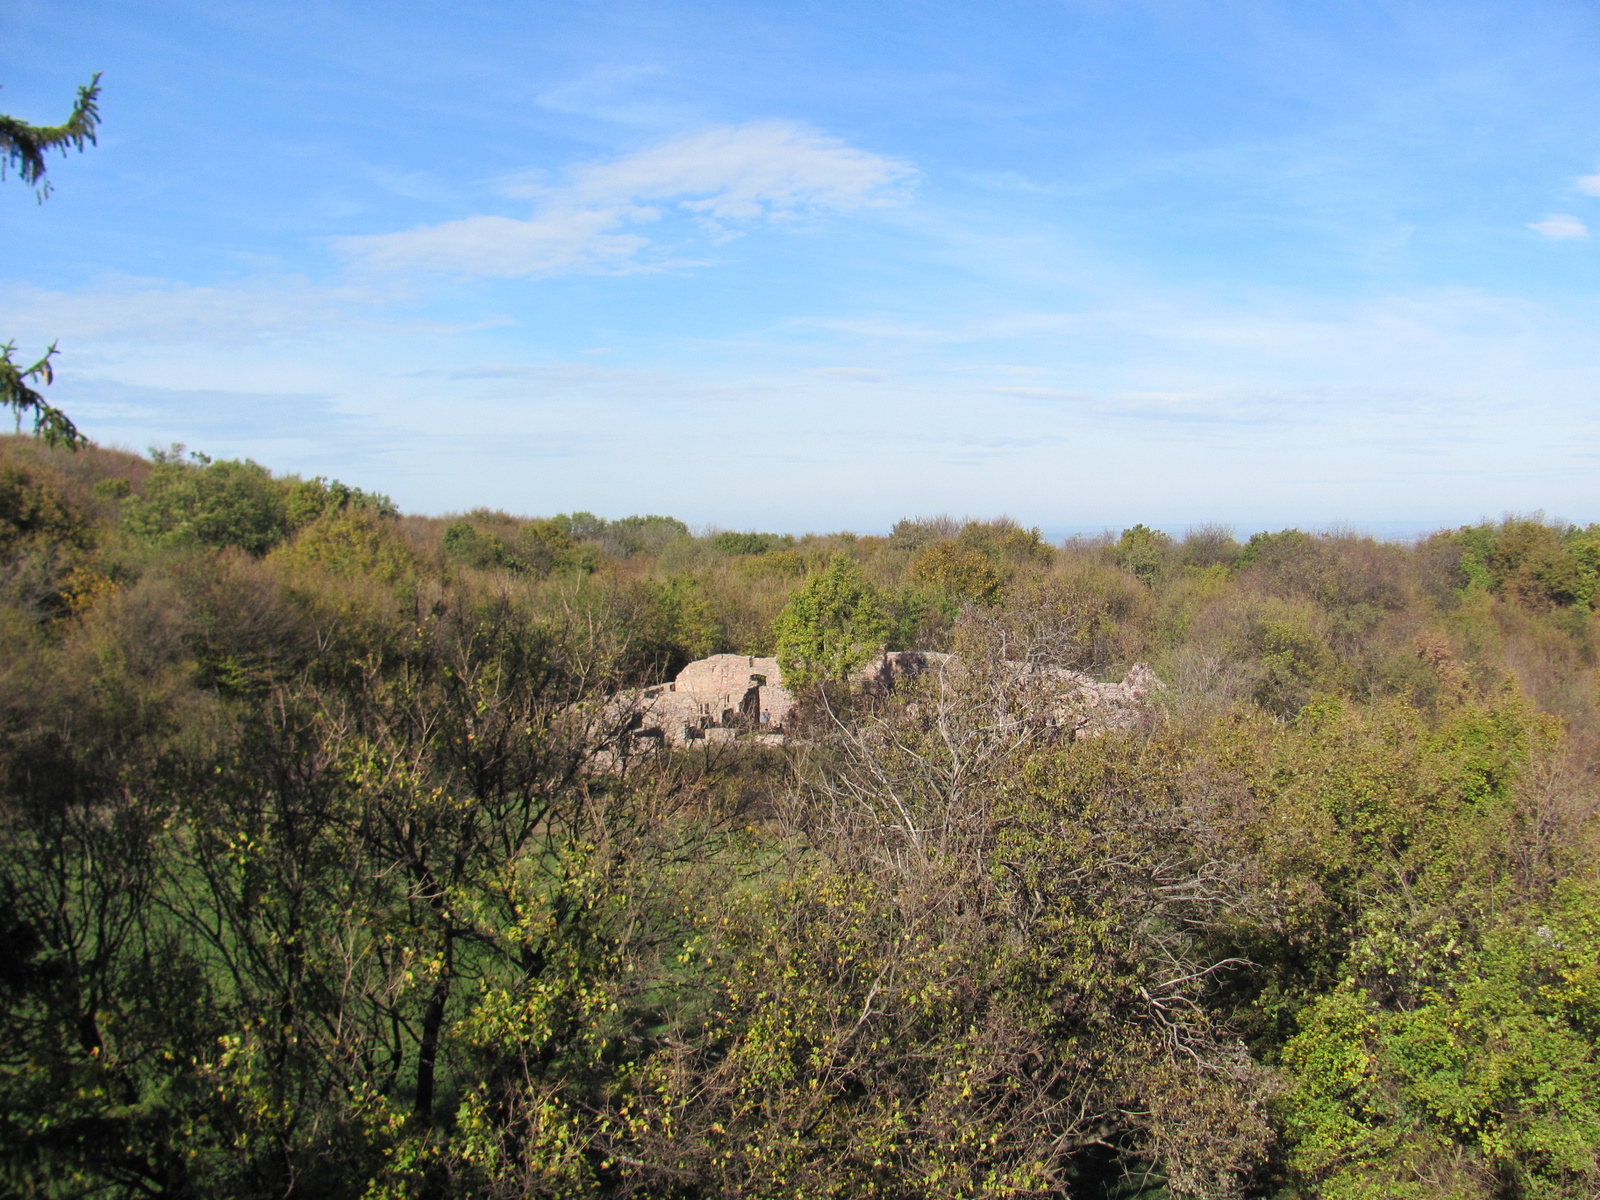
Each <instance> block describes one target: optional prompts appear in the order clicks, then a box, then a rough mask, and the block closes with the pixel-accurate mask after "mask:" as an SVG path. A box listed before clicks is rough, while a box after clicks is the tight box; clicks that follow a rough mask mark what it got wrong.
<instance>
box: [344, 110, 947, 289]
mask: <svg viewBox="0 0 1600 1200" xmlns="http://www.w3.org/2000/svg"><path fill="white" fill-rule="evenodd" d="M915 178H916V170H915V169H914V168H913V167H912V166H910V164H908V163H905V162H902V161H900V160H898V159H892V158H886V157H884V156H882V155H877V154H871V153H869V152H867V151H865V150H859V149H857V148H855V147H854V146H850V145H848V144H846V143H845V142H842V141H840V140H839V139H838V138H833V137H828V136H827V135H825V134H821V133H818V132H816V131H815V130H813V129H809V128H807V127H806V126H803V125H798V124H795V123H792V122H786V121H765V122H757V123H753V124H748V125H730V126H721V127H718V128H714V129H707V130H703V131H701V132H699V133H694V134H690V135H687V136H685V137H679V138H674V139H672V140H670V141H667V142H663V143H661V144H660V145H657V146H653V147H651V148H649V149H646V150H641V151H639V152H637V153H634V154H630V155H627V156H625V157H623V158H619V159H616V160H615V161H612V162H608V163H594V164H589V165H586V166H582V167H579V168H577V169H575V170H573V171H572V172H570V173H569V176H568V182H566V183H565V184H560V185H549V186H541V185H540V184H539V183H535V184H534V185H533V186H532V187H529V186H528V182H529V181H526V180H525V179H518V180H517V181H516V182H515V183H514V184H513V185H512V186H513V188H515V189H516V190H520V191H523V192H524V194H526V193H528V192H533V193H535V194H537V195H539V197H540V199H541V200H542V204H541V206H540V208H539V209H538V210H537V211H536V212H535V213H534V214H533V216H532V217H530V218H529V219H527V220H517V219H514V218H511V217H497V216H473V217H467V218H465V219H464V220H460V221H447V222H445V223H443V224H440V225H426V226H419V227H418V228H416V229H411V230H407V231H405V232H403V233H386V234H377V235H371V236H365V237H349V238H341V239H339V242H338V245H339V246H340V247H341V248H342V249H343V250H344V251H345V252H346V253H347V254H350V255H351V256H352V257H354V258H356V259H358V260H359V261H361V262H363V263H365V264H367V265H368V266H372V267H376V268H379V269H383V270H401V269H407V268H422V269H425V270H435V271H443V272H451V273H458V274H463V275H471V276H491V275H492V276H530V275H559V274H570V273H575V272H597V273H621V272H627V271H638V270H648V269H652V267H659V266H660V265H661V264H660V263H659V262H657V263H652V262H650V261H647V260H646V259H645V258H644V256H643V255H644V252H645V251H646V250H647V248H648V247H649V246H650V244H651V243H650V240H649V239H648V238H645V237H643V236H641V235H639V234H637V233H625V232H618V231H619V230H620V229H622V228H623V227H625V226H632V225H638V224H642V223H647V222H650V221H656V220H659V219H660V218H661V217H662V216H664V215H667V214H671V213H676V214H680V215H683V216H688V217H690V218H692V219H694V220H695V221H697V222H698V223H699V224H700V226H701V227H702V228H703V229H704V230H705V231H706V232H708V233H709V234H711V235H712V236H713V237H714V238H715V239H717V240H725V239H726V238H728V237H731V236H737V232H738V231H736V230H731V229H729V228H728V225H729V224H731V223H749V222H754V221H760V220H767V221H788V220H794V219H796V218H799V217H802V216H805V215H808V214H814V213H821V212H830V211H831V212H842V211H847V210H850V209H857V208H863V207H868V206H873V205H881V204H889V203H893V202H895V201H896V200H898V199H900V198H902V197H903V196H904V194H905V192H906V189H907V188H909V187H910V185H911V184H912V183H913V182H914V181H915ZM541 182H542V181H541Z"/></svg>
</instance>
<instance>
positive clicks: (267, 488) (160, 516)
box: [123, 446, 289, 554]
mask: <svg viewBox="0 0 1600 1200" xmlns="http://www.w3.org/2000/svg"><path fill="white" fill-rule="evenodd" d="M182 451H183V447H181V446H177V447H174V448H173V449H172V450H170V451H166V452H161V453H157V454H156V455H154V457H155V460H156V463H155V466H154V467H153V468H151V471H150V476H149V478H148V479H146V480H145V485H144V494H143V495H142V496H139V497H130V498H129V499H128V500H127V502H126V503H125V504H124V507H123V524H124V525H125V526H126V527H127V529H128V530H129V532H131V533H134V534H137V535H139V536H141V537H145V538H148V539H150V540H152V541H156V542H160V543H162V544H165V545H182V544H185V543H192V542H198V543H200V544H201V545H205V546H238V547H239V548H240V549H241V550H246V551H248V552H249V553H251V554H265V553H266V552H267V551H268V550H270V549H272V547H274V546H275V545H277V544H278V543H279V542H280V541H282V540H283V538H284V536H285V535H286V534H287V533H288V527H289V511H288V498H287V494H286V493H287V491H288V489H287V487H286V486H285V485H284V484H282V483H280V482H279V481H277V480H275V479H273V478H272V473H271V472H270V471H268V470H267V469H266V468H265V467H263V466H261V465H260V464H259V463H254V462H251V461H250V460H248V459H246V460H244V461H243V462H239V461H235V460H227V459H224V460H222V461H220V462H212V461H211V459H209V458H207V457H206V456H205V455H204V454H198V453H196V454H191V455H190V456H189V459H188V461H185V460H184V458H183V457H182Z"/></svg>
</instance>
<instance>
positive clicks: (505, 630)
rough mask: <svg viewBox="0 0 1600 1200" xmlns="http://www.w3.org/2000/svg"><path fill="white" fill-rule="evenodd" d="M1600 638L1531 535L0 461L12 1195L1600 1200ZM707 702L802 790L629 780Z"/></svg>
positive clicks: (62, 456) (709, 771) (132, 462)
mask: <svg viewBox="0 0 1600 1200" xmlns="http://www.w3.org/2000/svg"><path fill="white" fill-rule="evenodd" d="M1597 594H1600V528H1596V527H1594V526H1590V527H1588V528H1586V529H1584V528H1577V527H1573V526H1567V525H1557V524H1553V523H1550V522H1547V521H1544V520H1543V519H1541V518H1537V517H1533V518H1507V519H1505V520H1503V521H1499V522H1493V523H1483V524H1479V525H1475V526H1469V527H1464V528H1460V529H1452V530H1442V531H1440V532H1439V533H1437V534H1434V535H1433V536H1431V537H1427V538H1423V539H1420V540H1418V541H1417V542H1415V543H1414V544H1411V545H1400V544H1394V543H1387V542H1380V541H1375V540H1373V539H1370V538H1365V537H1360V536H1356V535H1346V534H1314V533H1306V532H1301V531H1298V530H1293V529H1290V530H1280V531H1276V532H1263V533H1257V534H1254V535H1253V536H1248V537H1246V538H1244V539H1242V540H1241V539H1239V538H1236V537H1235V536H1234V534H1233V532H1232V531H1230V530H1226V529H1221V528H1213V527H1199V528H1195V529H1191V530H1188V531H1186V532H1184V533H1182V535H1181V536H1172V535H1169V534H1166V533H1162V532H1159V531H1156V530H1153V529H1149V528H1146V527H1145V526H1142V525H1139V526H1134V527H1132V528H1130V529H1127V530H1124V531H1122V532H1121V533H1120V535H1117V536H1107V537H1104V538H1099V539H1086V540H1075V541H1071V542H1068V543H1066V544H1065V545H1059V546H1056V545H1051V544H1049V543H1047V542H1046V541H1045V540H1044V539H1043V538H1042V537H1041V536H1040V534H1039V531H1038V530H1035V529H1028V528H1024V527H1022V526H1019V525H1018V524H1016V523H1015V522H1013V521H1010V520H1006V519H995V520H987V521H960V522H958V521H953V520H950V519H948V518H942V517H938V518H908V519H906V520H903V521H901V522H899V523H898V524H897V525H896V526H895V527H894V529H893V531H892V533H891V534H890V535H888V536H886V537H865V536H856V535H854V534H850V533H834V534H827V535H807V536H805V537H792V536H789V535H779V534H772V533H761V532H756V531H747V532H714V533H711V534H707V535H704V536H695V535H694V534H693V533H692V531H691V530H690V529H689V528H688V527H687V526H685V525H684V524H683V523H682V522H681V521H678V520H676V519H674V518H671V517H665V516H654V515H649V516H633V517H625V518H622V519H620V520H604V519H601V518H599V517H596V516H594V515H593V514H590V513H582V512H579V513H568V514H561V515H557V516H553V517H549V518H523V517H514V516H510V515H508V514H505V513H502V512H494V511H489V510H475V511H473V512H470V513H467V514H465V515H461V516H450V517H443V518H433V517H419V516H410V515H406V514H402V513H400V512H399V511H398V510H397V509H396V507H395V505H394V504H393V503H392V502H391V501H390V500H389V499H388V498H386V497H383V496H379V495H374V494H370V493H367V492H364V491H362V490H360V489H357V488H353V487H349V486H346V485H344V484H341V483H339V482H337V481H330V480H326V479H320V478H319V479H310V480H307V479H300V478H296V477H284V476H276V475H274V474H273V473H271V472H270V471H268V470H267V469H265V468H263V467H261V466H259V465H257V464H254V463H250V462H234V461H211V460H209V459H207V458H205V457H204V456H201V455H192V454H188V453H186V452H184V451H183V450H182V448H176V447H175V448H174V449H173V450H171V451H169V452H164V453H158V454H153V455H152V456H151V457H149V458H141V457H138V456H135V455H131V454H124V453H119V452H113V451H106V450H100V449H96V448H94V447H87V448H84V449H82V450H79V451H77V452H76V453H73V452H69V451H66V450H51V449H49V448H48V447H46V446H44V445H43V444H41V443H39V442H35V441H32V440H29V439H25V438H9V439H4V440H3V441H0V866H3V873H0V888H3V890H0V1196H18V1197H22V1196H73V1197H78V1196H82V1197H108V1198H110V1197H115V1198H118V1200H121V1198H124V1197H126V1198H130V1200H131V1198H132V1197H150V1196H159V1197H202V1196H203V1197H213V1196H216V1197H221V1196H231V1197H288V1196H291V1195H307V1196H316V1197H333V1198H338V1197H349V1198H350V1200H356V1198H377V1197H396V1198H399V1197H441V1198H443V1197H525V1196H549V1197H602V1196H604V1197H610V1196H616V1197H623V1196H634V1197H679V1198H684V1200H688V1198H699V1197H707V1198H709V1197H728V1196H741V1197H752V1198H753V1197H786V1198H788V1197H793V1198H799V1197H868V1196H872V1197H888V1198H895V1197H903V1198H905V1200H911V1198H912V1197H917V1198H922V1197H975V1196H1073V1197H1082V1196H1088V1197H1102V1198H1109V1197H1124V1198H1126V1197H1146V1198H1149V1200H1155V1198H1156V1197H1176V1196H1205V1197H1222V1196H1259V1197H1297V1196H1304V1197H1312V1196H1318V1197H1374V1198H1376V1197H1444V1196H1451V1197H1482V1198H1484V1200H1490V1198H1501V1197H1526V1198H1529V1200H1531V1198H1534V1197H1568V1196H1570V1197H1580V1196H1582V1197H1589V1196H1593V1195H1594V1194H1595V1193H1596V1190H1597V1189H1600V1058H1597V1050H1600V837H1597V834H1600V826H1597V813H1600V791H1597V778H1596V769H1597V762H1600V758H1597V753H1596V751H1597V747H1600V686H1597V682H1600V677H1597V670H1596V645H1597V632H1600V616H1597V614H1596V611H1595V601H1596V596H1597ZM885 648H888V649H920V650H928V651H940V652H944V653H949V654H952V655H953V656H954V657H953V659H952V660H951V661H950V664H949V665H948V666H947V667H946V668H945V669H943V670H939V671H933V672H930V673H929V674H927V675H925V676H923V677H922V678H921V679H919V680H916V681H913V682H911V683H908V684H906V685H905V686H904V687H902V688H901V689H900V690H898V691H896V692H894V693H893V694H890V695H888V696H884V695H882V694H863V693H862V692H861V691H859V690H853V689H852V687H851V679H852V677H853V676H854V674H855V672H856V671H857V670H859V668H860V666H861V665H862V664H863V663H864V662H866V661H867V660H868V659H869V658H870V657H871V656H873V655H875V654H876V653H878V652H879V651H881V650H883V649H885ZM719 651H731V652H737V653H749V654H772V653H776V654H777V655H778V656H779V660H780V662H781V663H782V664H783V670H784V673H785V679H786V681H787V682H789V683H790V685H791V686H793V687H794V688H795V689H796V690H797V691H798V692H799V693H800V700H801V705H800V713H799V715H798V718H797V719H796V721H795V723H794V727H793V729H792V731H791V732H792V733H793V734H794V735H795V736H793V737H791V739H790V741H789V743H788V744H787V745H785V746H783V747H773V746H770V745H766V744H758V743H756V742H755V741H751V742H749V743H745V742H741V741H734V742H732V743H727V744H720V745H717V746H710V745H704V746H702V747H700V748H698V749H695V750H685V751H678V752H673V753H663V754H661V755H655V756H648V757H645V758H641V759H638V760H636V761H631V762H628V763H626V764H624V765H623V766H620V767H619V765H618V760H617V759H616V758H615V756H613V755H611V754H609V753H608V750H607V748H608V744H609V743H610V741H611V739H613V738H614V736H615V734H616V733H617V732H618V729H617V728H614V727H613V726H614V725H615V724H616V717H617V709H616V705H615V704H614V703H607V701H608V700H609V698H612V697H615V696H617V695H618V694H625V692H626V689H628V688H630V687H633V686H636V685H647V684H653V683H656V682H659V681H661V680H663V679H666V678H670V677H671V675H672V674H673V673H675V672H676V671H677V670H679V669H680V668H681V667H682V666H683V664H685V663H686V662H688V661H690V660H692V659H695V658H699V657H703V656H704V655H707V654H710V653H714V652H719ZM1136 662H1147V663H1149V664H1150V665H1151V666H1152V667H1153V668H1154V670H1155V673H1156V675H1157V676H1158V678H1159V679H1160V680H1161V681H1162V684H1163V686H1162V687H1161V688H1160V689H1159V690H1158V692H1157V693H1156V696H1155V698H1154V700H1153V701H1152V702H1151V704H1150V705H1149V707H1148V711H1146V712H1144V713H1143V715H1142V716H1141V718H1140V720H1139V722H1138V723H1137V728H1135V729H1133V730H1132V731H1130V732H1127V733H1116V734H1108V735H1105V736H1097V737H1082V738H1075V737H1073V736H1071V735H1070V734H1069V733H1067V732H1064V728H1065V727H1063V726H1062V725H1061V724H1060V723H1058V722H1056V721H1054V720H1053V719H1048V713H1049V711H1050V710H1049V705H1048V704H1047V703H1046V702H1045V701H1046V700H1047V699H1048V696H1047V693H1048V689H1049V687H1050V686H1051V681H1052V680H1055V679H1059V678H1061V677H1062V672H1060V671H1056V670H1055V669H1056V668H1068V669H1070V670H1072V671H1076V672H1083V673H1087V674H1090V675H1095V676H1098V677H1101V678H1113V677H1119V676H1120V675H1121V673H1122V672H1124V671H1125V670H1126V669H1127V668H1128V667H1129V666H1130V665H1132V664H1133V663H1136ZM607 722H611V724H610V725H608V724H607Z"/></svg>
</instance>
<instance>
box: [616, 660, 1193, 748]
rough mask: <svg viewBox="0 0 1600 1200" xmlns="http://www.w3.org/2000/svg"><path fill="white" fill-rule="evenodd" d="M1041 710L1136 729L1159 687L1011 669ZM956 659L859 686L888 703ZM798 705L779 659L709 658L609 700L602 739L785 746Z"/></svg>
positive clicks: (1087, 729) (884, 663)
mask: <svg viewBox="0 0 1600 1200" xmlns="http://www.w3.org/2000/svg"><path fill="white" fill-rule="evenodd" d="M1006 665H1007V667H1008V668H1010V669H1011V671H1013V672H1014V674H1015V677H1016V679H1017V680H1018V681H1019V682H1021V683H1023V684H1024V685H1025V686H1026V689H1027V690H1028V691H1029V692H1031V693H1032V694H1033V695H1034V696H1035V697H1036V702H1037V703H1039V704H1040V705H1041V707H1043V708H1045V709H1046V710H1047V711H1046V714H1045V716H1046V719H1047V720H1048V721H1049V723H1050V724H1051V725H1053V726H1055V727H1056V728H1058V729H1060V730H1061V731H1062V732H1063V733H1065V734H1066V735H1067V736H1069V737H1098V736H1100V735H1101V734H1104V733H1110V732H1124V731H1126V730H1129V729H1131V728H1133V727H1134V726H1135V725H1136V724H1137V722H1138V719H1139V715H1140V713H1142V712H1143V711H1144V710H1145V708H1146V706H1147V703H1148V700H1149V697H1150V694H1151V692H1152V691H1154V690H1155V689H1156V688H1158V687H1160V686H1161V683H1160V681H1159V680H1158V679H1157V678H1156V675H1155V672H1154V671H1152V670H1151V669H1150V668H1149V667H1148V666H1146V665H1145V664H1144V663H1137V664H1135V665H1134V666H1133V667H1132V668H1130V669H1129V671H1128V673H1127V674H1126V675H1125V676H1124V677H1123V678H1122V679H1121V680H1120V681H1119V682H1116V683H1099V682H1096V681H1095V680H1094V679H1092V678H1090V677H1089V676H1088V675H1085V674H1082V673H1081V672H1078V671H1071V670H1068V669H1066V668H1064V667H1049V666H1041V665H1038V664H1032V663H1008V664H1006ZM959 669H961V668H960V664H959V662H958V661H957V660H956V659H955V657H954V656H953V655H949V654H934V653H928V652H924V651H917V650H891V651H888V652H887V653H884V654H881V655H879V656H878V657H877V658H876V659H874V660H873V661H872V662H870V663H869V664H867V666H866V667H865V668H863V669H862V670H861V672H860V673H859V674H858V676H857V678H856V681H855V685H856V687H857V688H858V689H859V690H861V691H863V692H866V693H868V694H876V695H879V696H886V695H888V694H889V693H890V692H893V691H894V690H895V688H896V687H897V686H898V685H899V684H900V683H901V682H903V681H906V680H910V679H916V678H917V677H919V676H921V675H923V674H925V673H927V672H929V671H934V670H938V671H945V670H959ZM794 706H795V700H794V696H793V694H792V693H790V692H789V691H788V690H787V689H786V688H785V687H784V686H783V678H782V672H781V671H780V670H779V669H778V660H777V659H776V658H763V657H757V656H755V655H748V654H713V655H712V656H711V657H710V658H702V659H699V660H698V661H696V662H692V663H690V664H689V665H688V666H686V667H684V668H683V670H681V671H679V672H678V675H677V677H676V678H675V679H674V680H673V681H672V682H671V683H665V684H660V685H658V686H656V687H650V688H642V689H637V690H634V691H630V692H625V693H623V694H622V695H619V696H616V697H613V698H612V700H611V701H610V702H609V703H608V704H607V705H606V706H605V709H604V711H603V712H602V713H601V718H602V721H601V724H602V726H603V727H604V728H605V730H606V733H605V735H604V740H606V741H610V742H612V743H614V744H615V745H616V747H617V749H618V751H620V753H621V754H623V755H625V756H626V755H633V754H638V753H641V752H648V751H650V750H652V749H659V748H663V747H665V748H673V749H677V748H681V747H684V746H691V745H695V744H704V743H719V742H730V741H733V740H734V739H736V738H740V737H744V738H745V739H747V740H751V741H755V742H764V743H768V744H775V745H781V744H782V743H783V741H784V739H785V735H786V725H787V724H788V723H789V721H790V717H791V714H792V713H793V711H794Z"/></svg>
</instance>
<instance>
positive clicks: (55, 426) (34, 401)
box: [0, 342, 89, 450]
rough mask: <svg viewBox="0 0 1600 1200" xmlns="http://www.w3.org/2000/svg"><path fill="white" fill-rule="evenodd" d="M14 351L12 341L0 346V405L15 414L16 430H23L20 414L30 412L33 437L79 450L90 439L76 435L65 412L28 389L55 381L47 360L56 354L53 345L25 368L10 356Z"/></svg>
mask: <svg viewBox="0 0 1600 1200" xmlns="http://www.w3.org/2000/svg"><path fill="white" fill-rule="evenodd" d="M16 349H17V347H16V344H15V343H14V342H6V343H5V344H4V345H0V405H4V406H5V407H7V408H9V409H11V411H12V412H13V413H14V414H15V415H16V420H17V429H18V430H19V431H20V430H21V428H22V414H23V413H24V412H29V411H31V412H32V413H33V434H34V436H35V437H39V438H43V439H44V440H45V442H46V444H48V445H50V446H65V447H66V448H67V449H68V450H76V449H78V448H79V447H80V446H82V445H84V444H85V443H86V442H87V441H88V440H89V439H88V438H86V437H84V436H83V434H81V433H80V432H78V427H77V426H76V425H74V424H73V423H72V419H71V418H70V417H68V416H67V414H66V413H64V412H62V411H61V410H60V409H59V408H57V407H55V405H53V404H51V403H50V402H49V401H48V400H46V399H45V398H44V397H43V396H42V395H40V394H39V393H38V392H37V391H36V390H34V388H33V387H31V386H30V385H31V384H32V383H34V382H39V383H42V384H46V385H48V384H50V383H52V382H53V381H54V380H55V369H54V368H53V367H52V366H51V365H50V360H51V359H52V358H54V357H55V354H56V347H55V345H54V344H52V345H51V347H50V348H49V349H48V350H46V351H45V352H44V357H43V358H41V359H40V360H39V361H38V362H36V363H34V364H33V365H32V366H31V367H27V368H24V367H23V366H22V365H21V364H19V363H17V362H16V361H15V360H14V359H13V358H12V357H11V356H12V355H13V354H14V353H16Z"/></svg>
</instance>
